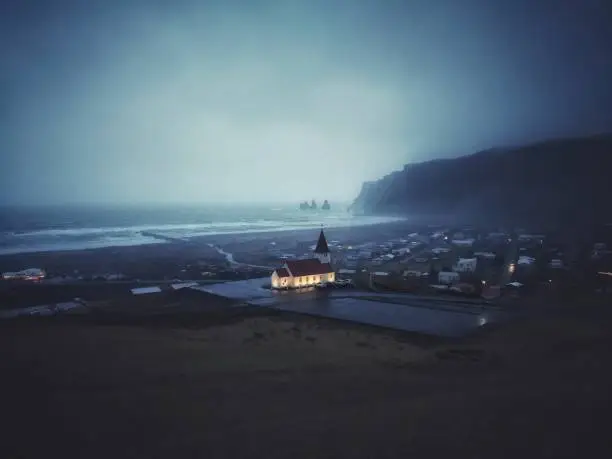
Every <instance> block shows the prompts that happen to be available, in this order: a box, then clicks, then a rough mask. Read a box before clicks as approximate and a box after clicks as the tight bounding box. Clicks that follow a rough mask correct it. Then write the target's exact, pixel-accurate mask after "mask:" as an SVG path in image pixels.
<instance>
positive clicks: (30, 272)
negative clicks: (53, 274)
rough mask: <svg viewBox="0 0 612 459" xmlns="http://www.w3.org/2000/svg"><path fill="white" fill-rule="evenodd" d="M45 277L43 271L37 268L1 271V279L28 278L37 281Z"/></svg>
mask: <svg viewBox="0 0 612 459" xmlns="http://www.w3.org/2000/svg"><path fill="white" fill-rule="evenodd" d="M45 277H46V273H45V271H43V270H42V269H39V268H29V269H24V270H23V271H15V272H5V273H2V279H4V280H28V281H39V280H42V279H44V278H45Z"/></svg>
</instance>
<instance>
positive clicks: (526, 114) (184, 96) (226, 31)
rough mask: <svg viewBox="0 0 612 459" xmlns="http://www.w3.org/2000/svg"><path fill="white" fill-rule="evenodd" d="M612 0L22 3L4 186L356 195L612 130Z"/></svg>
mask: <svg viewBox="0 0 612 459" xmlns="http://www.w3.org/2000/svg"><path fill="white" fill-rule="evenodd" d="M10 3H12V4H10ZM51 3H53V5H50V4H51ZM496 3H497V4H496ZM607 3H608V2H606V1H605V0H601V1H598V0H581V1H577V0H576V1H571V2H569V1H561V0H556V1H543V0H537V1H536V0H525V1H523V0H520V1H519V0H513V1H507V2H506V1H504V2H494V1H489V0H479V1H476V0H448V1H442V0H438V1H436V0H424V1H410V0H398V1H384V0H378V1H375V0H372V1H361V0H345V1H341V0H338V1H334V0H325V1H322V0H305V1H296V0H282V1H281V0H278V1H256V0H251V1H244V2H237V1H234V2H232V1H217V2H204V1H200V2H195V1H193V2H184V1H175V2H154V1H146V2H145V1H140V2H138V1H128V0H125V1H123V2H114V1H111V0H107V1H105V2H95V1H82V2H78V1H55V2H48V1H43V0H40V1H37V2H35V1H30V2H28V1H21V2H16V1H15V2H10V1H9V2H4V3H2V6H0V153H1V155H2V156H1V157H0V192H1V197H0V202H5V203H16V204H20V203H63V202H71V201H77V202H88V201H91V202H141V201H149V202H157V201H163V202H228V201H239V202H251V201H274V202H279V201H299V200H304V199H312V198H316V199H318V200H323V199H330V200H336V201H337V200H344V201H346V200H351V199H353V198H354V197H355V196H356V195H357V193H358V191H359V189H360V187H361V183H362V182H363V181H364V180H372V179H376V178H379V177H381V176H383V175H385V174H387V173H389V172H391V171H392V170H394V169H399V168H401V167H402V165H403V164H405V163H408V162H412V161H421V160H425V159H430V158H435V157H449V156H458V155H462V154H467V153H471V152H473V151H476V150H479V149H484V148H489V147H493V146H503V145H506V144H520V143H523V142H529V141H532V140H538V139H544V138H550V137H558V136H571V135H583V134H590V133H598V132H604V131H611V130H612V85H611V84H610V81H612V63H611V55H612V54H611V51H610V46H609V45H608V41H609V42H611V43H612V20H611V17H612V16H611V14H610V7H609V6H606V4H607ZM172 4H174V5H172ZM162 5H165V6H162Z"/></svg>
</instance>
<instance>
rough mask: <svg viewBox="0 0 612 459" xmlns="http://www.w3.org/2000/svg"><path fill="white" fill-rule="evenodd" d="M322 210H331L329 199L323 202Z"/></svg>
mask: <svg viewBox="0 0 612 459" xmlns="http://www.w3.org/2000/svg"><path fill="white" fill-rule="evenodd" d="M321 209H323V210H329V209H331V206H330V205H329V202H327V199H326V200H325V201H323V205H322V206H321Z"/></svg>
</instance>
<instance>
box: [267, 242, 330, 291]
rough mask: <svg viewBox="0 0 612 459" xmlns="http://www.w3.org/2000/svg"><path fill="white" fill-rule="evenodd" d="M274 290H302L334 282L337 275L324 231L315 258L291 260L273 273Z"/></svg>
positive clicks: (316, 248) (315, 251)
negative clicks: (322, 283) (302, 288)
mask: <svg viewBox="0 0 612 459" xmlns="http://www.w3.org/2000/svg"><path fill="white" fill-rule="evenodd" d="M271 280H272V288H301V287H308V286H311V285H315V284H318V283H320V282H334V281H335V280H336V273H335V272H334V269H333V267H332V265H331V256H330V253H329V247H328V246H327V240H326V239H325V234H323V230H321V233H320V234H319V240H318V241H317V246H316V247H315V250H314V256H313V258H308V259H306V260H290V261H287V262H285V263H284V264H283V266H282V267H281V268H278V269H275V270H274V272H273V273H272V278H271Z"/></svg>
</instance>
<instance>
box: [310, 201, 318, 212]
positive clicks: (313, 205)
mask: <svg viewBox="0 0 612 459" xmlns="http://www.w3.org/2000/svg"><path fill="white" fill-rule="evenodd" d="M310 208H311V209H312V210H317V202H316V201H315V200H314V199H313V200H312V202H311V203H310Z"/></svg>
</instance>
